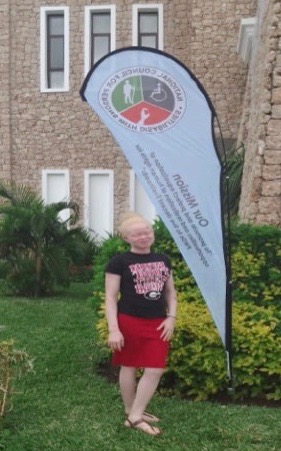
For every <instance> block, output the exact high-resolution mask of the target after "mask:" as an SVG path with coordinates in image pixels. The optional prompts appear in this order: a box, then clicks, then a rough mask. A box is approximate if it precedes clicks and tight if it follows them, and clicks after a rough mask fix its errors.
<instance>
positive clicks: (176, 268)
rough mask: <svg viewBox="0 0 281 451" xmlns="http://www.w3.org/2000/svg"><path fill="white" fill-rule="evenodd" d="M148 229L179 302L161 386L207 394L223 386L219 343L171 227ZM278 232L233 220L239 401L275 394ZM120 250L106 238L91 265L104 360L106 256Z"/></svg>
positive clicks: (279, 394)
mask: <svg viewBox="0 0 281 451" xmlns="http://www.w3.org/2000/svg"><path fill="white" fill-rule="evenodd" d="M154 228H155V235H156V243H155V245H154V250H155V251H158V252H164V253H166V254H167V255H168V256H169V258H170V259H171V262H172V267H173V274H174V279H175V287H176V290H177V293H178V299H179V314H178V319H177V327H176V331H175V336H174V339H173V342H172V346H171V353H170V357H169V362H168V370H167V372H166V374H165V377H164V378H163V386H162V389H163V390H164V391H165V392H172V393H180V394H182V395H184V396H191V397H193V398H194V399H202V400H203V399H207V398H210V397H212V396H213V395H215V394H217V393H219V392H220V391H223V390H224V389H225V388H226V384H227V381H226V370H225V358H224V350H223V346H222V343H221V341H220V338H219V336H218V333H217V331H216V329H215V326H214V324H213V321H212V319H211V316H210V314H209V312H208V309H207V307H206V305H205V303H204V301H203V300H202V296H201V294H200V292H199V290H198V288H197V286H196V283H195V281H194V279H193V277H192V275H191V273H190V271H189V269H188V267H187V265H186V264H185V262H184V260H183V258H182V257H181V254H180V253H179V250H178V248H177V246H176V245H175V243H174V241H173V239H172V238H171V236H170V234H169V232H168V231H167V229H166V227H165V226H164V224H163V223H162V222H161V221H157V222H156V223H155V226H154ZM280 236H281V231H280V230H279V229H277V228H275V227H269V226H253V225H242V224H240V225H239V224H236V223H234V224H233V225H232V243H233V252H232V271H233V277H232V279H233V281H234V290H233V298H234V299H235V303H234V306H233V350H234V357H233V366H234V373H235V385H236V397H237V398H238V399H243V398H244V397H249V396H250V397H265V398H267V399H273V400H280V399H281V388H280V375H281V370H280V361H281V346H280V345H281V326H280V319H281V315H280V312H279V311H278V308H277V307H276V305H278V304H280V289H281V278H280V267H281V265H280V256H281V252H280V246H279V247H278V243H279V242H280ZM126 249H128V247H127V245H126V244H124V243H123V241H122V240H121V239H120V238H119V237H117V236H116V237H115V236H112V237H110V238H109V239H108V240H106V241H105V242H104V243H103V245H102V246H101V248H100V250H99V255H98V258H97V259H96V264H95V274H94V287H95V293H94V297H93V304H94V306H95V309H96V311H97V312H98V316H97V318H98V319H97V331H98V334H99V337H100V346H102V347H103V356H104V358H105V359H106V358H108V356H109V351H108V349H107V348H106V347H105V346H104V343H105V340H106V337H107V326H106V321H105V318H104V307H103V303H104V268H105V265H106V263H107V261H108V260H109V258H110V257H111V256H113V255H115V254H117V253H119V252H123V251H124V250H126ZM255 304H260V306H259V305H255ZM102 343H103V344H102Z"/></svg>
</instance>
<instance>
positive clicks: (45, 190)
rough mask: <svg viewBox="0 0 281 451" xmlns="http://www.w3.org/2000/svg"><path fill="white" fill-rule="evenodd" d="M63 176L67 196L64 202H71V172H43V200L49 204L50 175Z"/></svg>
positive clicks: (62, 170) (52, 170) (61, 170)
mask: <svg viewBox="0 0 281 451" xmlns="http://www.w3.org/2000/svg"><path fill="white" fill-rule="evenodd" d="M56 174H58V175H59V174H61V175H64V176H65V182H66V183H65V186H66V196H65V199H63V202H69V201H70V183H69V180H70V179H69V170H68V169H43V170H42V199H43V200H44V202H46V203H48V183H47V181H48V175H56Z"/></svg>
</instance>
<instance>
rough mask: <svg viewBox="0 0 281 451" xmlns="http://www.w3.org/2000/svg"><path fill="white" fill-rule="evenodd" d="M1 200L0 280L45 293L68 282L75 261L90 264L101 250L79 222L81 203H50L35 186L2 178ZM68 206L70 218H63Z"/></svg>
mask: <svg viewBox="0 0 281 451" xmlns="http://www.w3.org/2000/svg"><path fill="white" fill-rule="evenodd" d="M0 198H1V203H0V261H1V265H0V278H4V277H5V281H6V287H7V288H8V289H9V290H10V291H11V292H12V293H13V294H16V295H23V296H35V297H39V296H42V295H46V294H51V293H53V292H54V290H55V289H56V288H57V287H58V286H68V285H69V282H70V274H69V267H70V265H73V264H74V265H84V264H87V263H88V260H89V259H91V257H92V256H93V254H94V252H95V244H94V242H93V240H92V238H91V237H90V236H89V234H88V232H87V231H86V230H85V229H82V228H81V227H78V226H75V225H76V224H77V221H78V206H77V204H75V203H74V202H58V203H55V204H49V205H45V204H44V202H43V201H42V199H41V198H40V197H39V196H38V195H37V194H36V193H34V192H33V191H32V190H30V189H29V188H27V187H25V186H22V185H20V186H17V185H15V184H13V183H11V184H3V183H1V182H0ZM2 201H3V202H2ZM66 209H67V210H68V211H69V214H70V216H69V218H68V219H67V220H65V221H62V220H61V219H60V217H59V214H60V213H61V212H62V211H63V210H66Z"/></svg>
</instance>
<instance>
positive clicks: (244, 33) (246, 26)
mask: <svg viewBox="0 0 281 451" xmlns="http://www.w3.org/2000/svg"><path fill="white" fill-rule="evenodd" d="M256 23H257V19H256V18H255V17H249V18H247V19H241V22H240V30H239V38H238V45H237V53H238V54H239V55H240V56H241V58H242V59H243V61H244V63H245V64H249V63H250V61H251V56H252V53H253V45H254V38H255V26H256Z"/></svg>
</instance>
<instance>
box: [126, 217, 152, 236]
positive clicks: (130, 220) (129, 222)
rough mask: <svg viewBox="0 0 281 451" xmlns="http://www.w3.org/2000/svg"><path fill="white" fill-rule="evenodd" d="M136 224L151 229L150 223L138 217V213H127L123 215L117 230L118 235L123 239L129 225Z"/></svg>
mask: <svg viewBox="0 0 281 451" xmlns="http://www.w3.org/2000/svg"><path fill="white" fill-rule="evenodd" d="M137 223H142V224H146V225H148V226H149V227H151V228H152V225H151V224H150V222H149V221H147V219H145V218H144V217H143V216H142V215H140V214H139V213H135V212H134V211H129V212H127V213H125V214H124V215H123V216H122V218H121V222H120V225H119V228H118V231H119V233H120V235H121V236H122V237H123V238H124V237H125V236H126V234H127V232H128V228H129V227H130V226H131V225H133V224H137Z"/></svg>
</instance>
